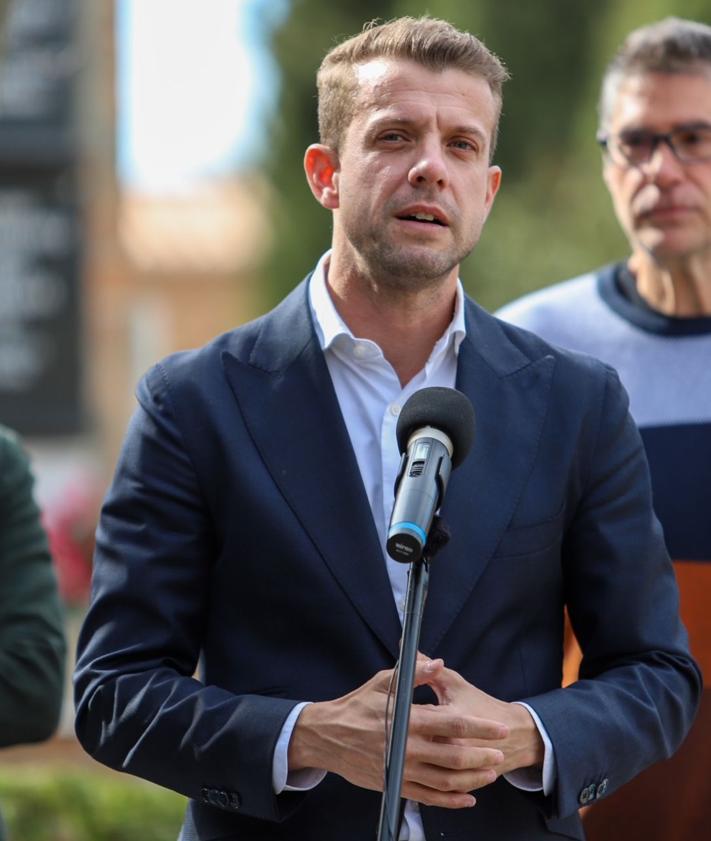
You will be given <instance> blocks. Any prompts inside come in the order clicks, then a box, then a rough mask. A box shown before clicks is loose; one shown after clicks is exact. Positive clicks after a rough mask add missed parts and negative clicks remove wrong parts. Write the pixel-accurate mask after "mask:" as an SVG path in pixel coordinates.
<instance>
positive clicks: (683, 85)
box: [610, 68, 711, 131]
mask: <svg viewBox="0 0 711 841" xmlns="http://www.w3.org/2000/svg"><path fill="white" fill-rule="evenodd" d="M695 122H707V123H711V68H709V70H708V71H704V70H699V71H698V72H694V73H641V74H638V75H634V76H629V77H627V78H625V79H623V80H622V81H621V82H620V83H619V85H618V87H617V91H616V93H615V95H614V97H613V99H612V107H611V109H610V123H611V127H612V128H613V130H618V131H619V130H620V129H623V128H632V127H639V128H654V129H657V130H660V131H664V130H667V129H669V128H673V127H674V126H675V125H679V124H682V123H695Z"/></svg>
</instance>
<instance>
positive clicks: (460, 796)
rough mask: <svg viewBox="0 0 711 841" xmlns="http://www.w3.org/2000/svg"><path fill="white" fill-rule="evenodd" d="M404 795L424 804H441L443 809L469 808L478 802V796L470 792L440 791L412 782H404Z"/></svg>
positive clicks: (408, 798)
mask: <svg viewBox="0 0 711 841" xmlns="http://www.w3.org/2000/svg"><path fill="white" fill-rule="evenodd" d="M402 796H403V797H405V798H406V799H407V800H414V801H415V802H416V803H421V804H422V805H423V806H439V807H440V808H442V809H469V808H471V807H472V806H473V805H474V804H475V803H476V797H474V795H473V794H470V793H469V792H467V793H461V792H456V791H438V790H437V789H433V788H428V787H427V786H422V785H420V784H419V783H410V782H405V783H403V786H402Z"/></svg>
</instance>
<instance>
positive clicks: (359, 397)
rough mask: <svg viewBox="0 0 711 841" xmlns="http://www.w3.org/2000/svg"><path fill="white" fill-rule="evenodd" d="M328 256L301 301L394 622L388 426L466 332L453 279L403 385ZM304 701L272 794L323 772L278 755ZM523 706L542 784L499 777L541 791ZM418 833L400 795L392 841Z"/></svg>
mask: <svg viewBox="0 0 711 841" xmlns="http://www.w3.org/2000/svg"><path fill="white" fill-rule="evenodd" d="M329 257H330V252H326V254H324V255H323V257H322V258H321V259H320V260H319V262H318V264H317V266H316V269H315V270H314V273H313V275H312V277H311V281H310V284H309V303H310V307H311V313H312V315H313V318H314V323H315V326H316V333H317V335H318V339H319V342H320V344H321V348H322V349H323V351H324V355H325V358H326V364H327V366H328V370H329V373H330V375H331V379H332V381H333V386H334V389H335V392H336V396H337V398H338V404H339V406H340V409H341V414H342V415H343V419H344V421H345V424H346V428H347V430H348V434H349V436H350V439H351V444H352V445H353V452H354V453H355V457H356V461H357V463H358V468H359V470H360V475H361V478H362V480H363V485H364V487H365V491H366V494H367V497H368V501H369V502H370V507H371V510H372V512H373V520H374V522H375V527H376V529H377V532H378V536H379V538H380V544H381V546H382V551H383V559H384V562H385V564H386V566H387V571H388V577H389V578H390V584H391V586H392V590H393V597H394V600H395V605H396V607H397V611H398V614H399V616H400V621H401V622H402V618H403V612H404V607H405V595H406V591H407V575H408V569H409V567H408V565H407V564H403V563H399V562H398V561H394V560H393V559H392V558H391V557H390V556H389V555H388V553H387V551H386V549H385V541H386V533H387V527H388V524H389V521H390V513H391V511H392V507H393V502H394V498H395V497H394V486H395V478H396V476H397V471H398V467H399V465H400V453H399V449H398V445H397V438H396V434H395V429H396V425H397V419H398V416H399V414H400V410H401V409H402V406H403V405H404V403H405V401H406V400H407V399H408V398H409V397H410V395H411V394H413V393H414V392H415V391H419V390H420V389H421V388H426V387H430V386H444V387H447V388H453V387H454V385H455V381H456V376H457V355H458V353H459V346H460V344H461V342H462V340H463V339H464V337H465V335H466V326H465V322H464V293H463V290H462V285H461V283H459V282H458V283H457V292H456V302H455V307H454V315H453V318H452V321H451V322H450V324H449V326H448V327H447V329H446V330H445V332H444V333H443V334H442V336H441V337H440V338H439V339H438V340H437V342H436V343H435V346H434V348H433V349H432V353H431V354H430V357H429V359H428V360H427V362H426V363H425V367H424V368H423V369H422V370H421V371H420V372H419V373H418V374H416V375H415V376H414V377H413V378H412V379H411V380H410V381H409V382H408V383H407V384H406V385H405V386H404V387H403V386H401V384H400V380H399V378H398V375H397V374H396V372H395V370H394V368H393V367H392V365H390V363H389V362H388V361H387V359H385V357H384V356H383V352H382V350H381V349H380V347H379V346H378V345H377V344H375V342H372V341H370V340H369V339H359V338H356V337H355V336H353V334H352V333H351V331H350V330H349V329H348V327H347V325H346V324H345V322H344V321H343V319H342V318H341V317H340V315H339V314H338V311H337V310H336V307H335V305H334V303H333V300H332V299H331V296H330V294H329V292H328V288H327V285H326V277H327V272H328V261H329ZM413 329H417V325H413ZM425 609H426V607H425ZM304 706H305V705H304V704H299V705H297V706H296V707H295V708H294V709H293V710H292V712H291V715H290V716H289V718H288V719H287V720H286V722H285V724H284V727H283V729H282V732H281V735H280V739H279V742H278V743H277V747H276V751H275V756H274V773H273V783H274V790H275V792H276V793H279V792H281V791H284V790H300V789H301V790H303V789H308V788H312V787H313V786H314V785H317V784H318V783H319V782H320V781H321V780H322V779H323V777H324V776H325V774H324V772H322V771H319V770H311V769H307V770H305V771H297V772H290V773H289V772H288V768H287V757H286V754H287V749H288V744H289V739H290V737H291V732H292V730H293V727H294V724H295V723H296V719H297V718H298V716H299V714H300V712H301V710H302V709H303V707H304ZM525 706H527V705H525ZM527 709H529V711H530V712H531V713H532V715H533V717H534V721H535V722H536V725H537V726H538V729H539V730H540V731H541V735H542V736H543V739H544V743H545V745H546V752H545V760H544V767H543V780H544V782H545V783H546V785H544V786H542V785H541V775H540V774H537V773H535V772H534V773H533V774H531V773H530V772H529V771H528V770H523V771H519V772H516V773H514V774H509V775H507V779H508V780H509V782H511V783H512V784H513V785H516V786H518V787H519V788H524V789H527V790H540V789H541V788H543V789H544V791H548V790H550V788H551V787H552V777H553V761H552V756H553V753H552V747H551V744H550V740H549V739H548V736H547V734H546V733H545V729H544V728H543V725H542V724H541V722H540V720H539V719H538V717H537V716H536V714H535V713H534V712H533V711H532V710H531V709H530V707H528V706H527ZM287 776H288V781H287ZM475 808H476V807H475ZM424 839H425V836H424V831H423V828H422V821H421V819H420V815H419V810H418V808H417V804H415V803H413V802H412V801H408V802H407V805H406V807H405V819H404V821H403V826H402V828H401V834H400V839H399V841H424Z"/></svg>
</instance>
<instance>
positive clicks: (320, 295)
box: [309, 250, 467, 356]
mask: <svg viewBox="0 0 711 841" xmlns="http://www.w3.org/2000/svg"><path fill="white" fill-rule="evenodd" d="M330 257H331V252H330V250H329V251H327V252H326V253H325V254H324V255H323V256H322V257H321V259H320V260H319V261H318V263H317V264H316V268H315V269H314V272H313V274H312V275H311V280H310V282H309V304H310V306H311V313H312V315H313V318H314V324H315V325H316V335H317V336H318V340H319V344H320V345H321V350H324V351H325V350H328V349H329V348H331V347H333V344H334V342H337V341H339V337H341V336H345V337H347V338H348V340H349V341H350V342H351V343H352V342H358V341H365V340H362V339H356V338H355V336H354V335H353V333H352V332H351V330H350V328H349V327H348V325H347V324H346V323H345V321H344V320H343V319H342V318H341V316H340V315H339V313H338V310H337V309H336V306H335V304H334V303H333V299H332V298H331V296H330V294H329V292H328V288H327V286H326V275H327V273H328V262H329V259H330ZM466 334H467V328H466V323H465V319H464V289H463V287H462V282H461V280H459V279H457V291H456V299H455V303H454V315H453V317H452V320H451V321H450V322H449V324H448V325H447V329H446V330H445V331H444V333H443V334H442V335H441V336H440V338H439V339H438V340H437V343H436V344H435V347H434V349H433V353H436V352H438V351H439V352H441V351H442V350H444V349H445V348H448V347H450V343H451V347H452V349H453V351H454V354H455V356H456V355H457V354H458V353H459V346H460V345H461V343H462V341H463V340H464V337H465V336H466Z"/></svg>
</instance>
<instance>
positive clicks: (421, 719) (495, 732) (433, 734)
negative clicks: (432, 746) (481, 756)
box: [410, 704, 509, 741]
mask: <svg viewBox="0 0 711 841" xmlns="http://www.w3.org/2000/svg"><path fill="white" fill-rule="evenodd" d="M447 709H448V708H447V707H441V706H440V707H437V706H434V705H432V706H429V705H428V706H424V705H418V704H415V705H414V706H413V707H412V710H411V713H410V731H411V732H413V733H417V734H419V735H422V736H425V737H427V738H430V739H434V738H439V739H440V740H442V739H444V740H448V739H478V740H482V741H498V740H499V739H505V738H506V736H508V734H509V728H508V727H507V726H506V725H505V724H504V723H503V722H501V721H493V720H491V719H487V718H478V717H476V716H471V715H458V714H456V713H451V712H448V711H447Z"/></svg>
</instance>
